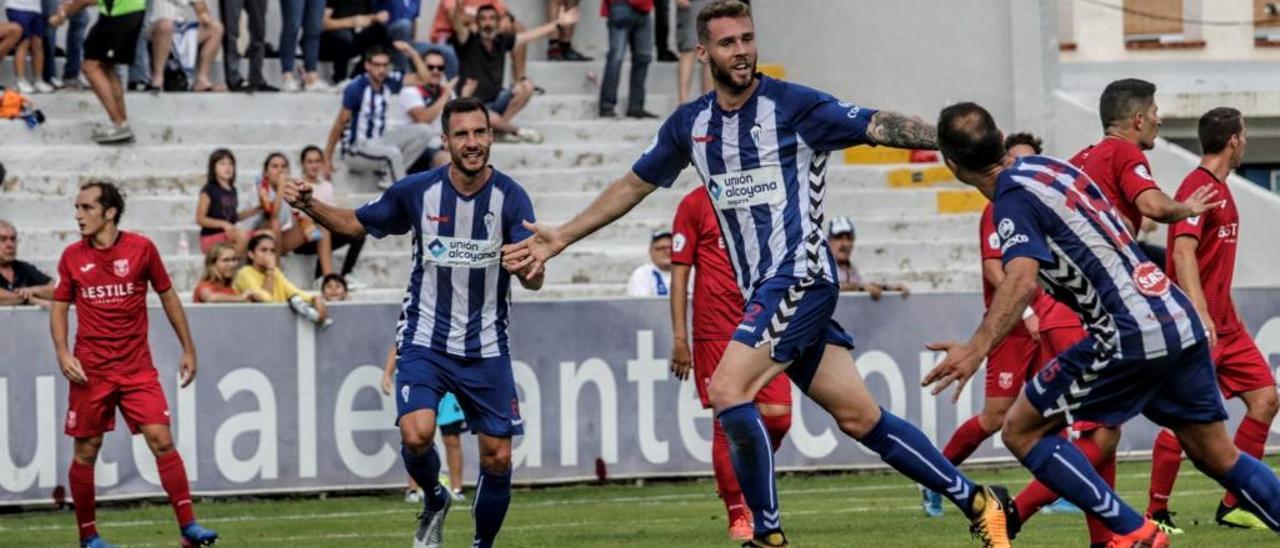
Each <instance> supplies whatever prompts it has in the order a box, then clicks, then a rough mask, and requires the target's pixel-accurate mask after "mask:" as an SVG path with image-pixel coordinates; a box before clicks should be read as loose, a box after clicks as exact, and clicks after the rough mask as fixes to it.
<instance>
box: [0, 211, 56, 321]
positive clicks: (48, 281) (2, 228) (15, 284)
mask: <svg viewBox="0 0 1280 548" xmlns="http://www.w3.org/2000/svg"><path fill="white" fill-rule="evenodd" d="M53 287H54V285H53V278H50V277H49V276H48V275H47V274H45V273H44V272H41V271H40V269H38V268H36V267H35V266H33V265H32V264H31V263H27V262H23V261H19V260H18V229H17V228H15V227H14V226H13V224H12V223H10V222H9V221H6V220H4V219H0V306H19V305H29V304H36V305H40V306H48V305H49V304H50V303H51V302H53Z"/></svg>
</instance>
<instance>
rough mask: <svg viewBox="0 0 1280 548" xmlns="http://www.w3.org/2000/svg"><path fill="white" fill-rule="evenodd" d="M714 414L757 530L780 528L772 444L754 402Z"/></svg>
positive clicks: (765, 530) (761, 531)
mask: <svg viewBox="0 0 1280 548" xmlns="http://www.w3.org/2000/svg"><path fill="white" fill-rule="evenodd" d="M716 418H717V419H718V420H719V421H720V427H721V428H722V429H724V436H725V438H727V439H728V440H729V459H730V460H732V461H733V471H734V473H735V474H737V476H738V485H739V486H741V487H742V497H743V498H744V499H746V501H747V507H749V508H751V515H752V516H753V517H754V518H755V530H756V533H757V534H763V533H766V532H768V531H771V530H773V529H778V528H780V527H781V522H780V521H779V516H778V494H777V490H776V489H775V488H774V481H773V447H772V446H771V445H770V444H769V432H768V430H766V429H765V426H764V421H763V420H762V419H761V418H760V411H758V410H756V404H755V403H754V402H746V403H740V404H738V405H735V406H733V407H730V408H728V409H725V410H723V411H721V412H720V413H719V415H717V417H716Z"/></svg>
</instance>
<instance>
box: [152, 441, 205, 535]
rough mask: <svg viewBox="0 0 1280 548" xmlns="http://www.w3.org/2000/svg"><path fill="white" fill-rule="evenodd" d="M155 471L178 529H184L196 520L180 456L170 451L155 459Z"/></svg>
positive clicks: (185, 471) (185, 470) (189, 488)
mask: <svg viewBox="0 0 1280 548" xmlns="http://www.w3.org/2000/svg"><path fill="white" fill-rule="evenodd" d="M156 469H157V470H158V471H159V472H160V485H161V486H163V487H164V492H165V493H167V494H168V495H169V504H172V505H173V514H174V516H176V517H177V518H178V527H185V526H186V525H187V524H189V523H191V522H193V521H195V520H196V510H195V508H194V507H192V505H191V484H189V483H187V469H186V468H185V467H183V465H182V456H180V455H178V452H177V451H170V452H168V453H165V454H163V455H160V456H158V457H156Z"/></svg>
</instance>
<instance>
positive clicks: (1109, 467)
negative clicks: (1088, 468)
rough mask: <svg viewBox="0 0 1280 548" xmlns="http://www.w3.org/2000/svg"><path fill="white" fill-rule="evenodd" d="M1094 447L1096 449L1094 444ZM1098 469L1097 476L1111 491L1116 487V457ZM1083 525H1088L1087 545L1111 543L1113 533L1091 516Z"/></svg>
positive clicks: (1112, 456) (1112, 457)
mask: <svg viewBox="0 0 1280 548" xmlns="http://www.w3.org/2000/svg"><path fill="white" fill-rule="evenodd" d="M1094 447H1097V445H1096V444H1095V445H1094ZM1095 466H1097V467H1098V475H1099V476H1102V479H1103V480H1105V481H1106V482H1107V485H1110V486H1111V488H1112V489H1114V488H1115V486H1116V456H1115V454H1114V453H1113V454H1112V455H1111V458H1109V459H1107V460H1106V461H1105V462H1103V463H1101V464H1100V465H1095ZM1085 518H1086V519H1085V523H1087V524H1088V525H1089V544H1103V545H1105V544H1107V543H1108V542H1111V537H1113V536H1115V533H1112V532H1111V529H1108V528H1107V525H1106V524H1105V523H1103V522H1102V521H1100V520H1098V518H1095V517H1093V516H1085Z"/></svg>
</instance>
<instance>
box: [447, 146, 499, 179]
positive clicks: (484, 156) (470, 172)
mask: <svg viewBox="0 0 1280 548" xmlns="http://www.w3.org/2000/svg"><path fill="white" fill-rule="evenodd" d="M466 152H467V151H466V150H460V151H458V152H457V153H456V154H455V153H454V152H453V151H452V150H450V151H449V161H450V162H452V163H453V167H455V168H458V171H460V172H462V174H463V175H466V176H467V177H475V176H476V175H478V174H480V172H481V171H484V168H485V166H488V165H489V149H487V148H486V149H484V151H483V153H481V156H480V167H478V168H476V169H468V168H467V167H466V165H465V164H464V162H465V160H464V158H463V157H462V155H463V154H465V153H466Z"/></svg>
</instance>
